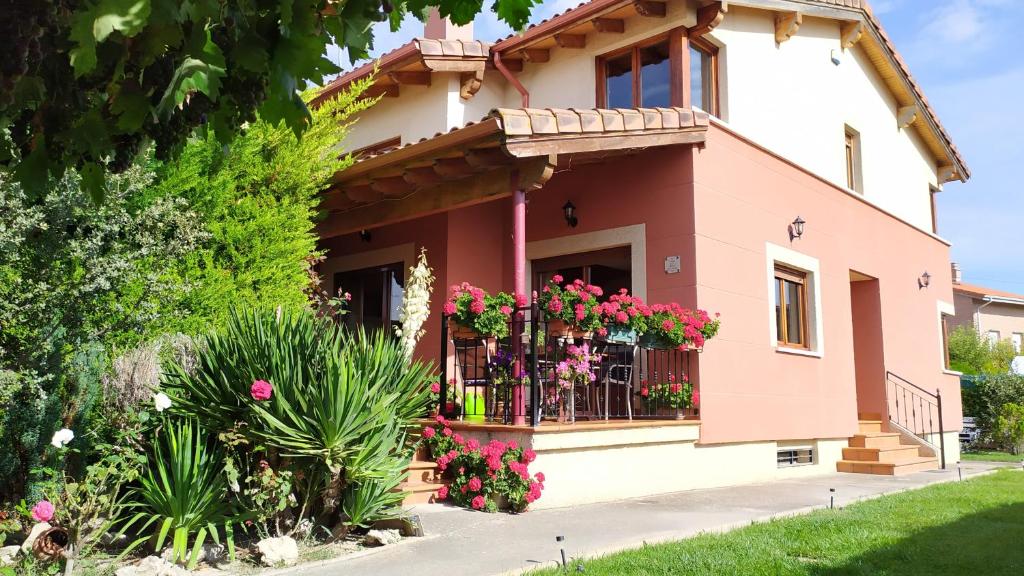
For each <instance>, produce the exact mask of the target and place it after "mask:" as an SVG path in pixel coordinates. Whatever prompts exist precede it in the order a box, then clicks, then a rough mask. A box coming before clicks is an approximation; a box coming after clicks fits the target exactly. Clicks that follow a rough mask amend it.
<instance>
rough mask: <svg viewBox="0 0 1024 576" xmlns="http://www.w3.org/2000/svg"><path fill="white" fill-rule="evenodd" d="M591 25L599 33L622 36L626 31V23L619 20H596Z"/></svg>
mask: <svg viewBox="0 0 1024 576" xmlns="http://www.w3.org/2000/svg"><path fill="white" fill-rule="evenodd" d="M591 24H593V25H594V30H597V31H598V32H611V33H613V34H622V33H623V32H625V31H626V21H625V20H620V19H619V18H594V20H593V21H592V22H591Z"/></svg>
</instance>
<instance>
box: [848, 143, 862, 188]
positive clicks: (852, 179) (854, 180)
mask: <svg viewBox="0 0 1024 576" xmlns="http://www.w3.org/2000/svg"><path fill="white" fill-rule="evenodd" d="M846 187H847V188H849V189H850V190H853V191H854V192H860V193H861V194H863V193H864V188H863V183H862V181H861V170H860V134H859V133H858V132H857V131H856V130H854V129H853V128H850V127H849V126H847V127H846Z"/></svg>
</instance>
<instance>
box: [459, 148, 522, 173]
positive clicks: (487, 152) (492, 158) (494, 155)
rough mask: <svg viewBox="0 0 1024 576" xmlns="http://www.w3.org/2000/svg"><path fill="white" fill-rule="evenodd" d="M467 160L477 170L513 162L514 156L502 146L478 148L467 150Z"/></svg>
mask: <svg viewBox="0 0 1024 576" xmlns="http://www.w3.org/2000/svg"><path fill="white" fill-rule="evenodd" d="M466 162H467V163H469V165H470V166H472V167H473V168H476V169H477V170H485V169H488V168H494V167H497V166H506V165H508V164H511V163H512V157H511V156H509V155H508V154H505V151H504V150H502V149H501V148H478V149H475V150H469V151H468V152H466Z"/></svg>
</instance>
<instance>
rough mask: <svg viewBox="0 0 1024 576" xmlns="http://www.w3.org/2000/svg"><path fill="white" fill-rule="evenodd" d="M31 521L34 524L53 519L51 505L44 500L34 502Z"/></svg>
mask: <svg viewBox="0 0 1024 576" xmlns="http://www.w3.org/2000/svg"><path fill="white" fill-rule="evenodd" d="M32 519H33V520H35V521H36V522H49V521H50V520H52V519H53V504H50V503H49V502H48V501H46V500H40V501H39V502H36V505H35V506H33V507H32Z"/></svg>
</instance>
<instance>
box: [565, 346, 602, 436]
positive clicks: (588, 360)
mask: <svg viewBox="0 0 1024 576" xmlns="http://www.w3.org/2000/svg"><path fill="white" fill-rule="evenodd" d="M599 363H600V358H598V357H597V356H596V355H593V354H591V353H590V345H589V344H586V343H584V344H583V345H582V346H576V345H575V344H570V345H569V346H567V347H566V349H565V358H564V359H563V360H562V361H561V362H559V363H558V364H557V365H555V368H554V376H555V380H556V381H557V383H558V388H559V394H558V397H560V398H561V400H562V404H561V405H560V406H559V415H558V416H559V420H565V419H566V415H567V414H568V419H569V421H570V422H575V421H576V402H575V399H576V394H575V389H576V387H577V386H589V385H590V384H591V383H592V382H594V381H595V380H597V374H596V372H595V369H596V368H597V366H598V365H599Z"/></svg>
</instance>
